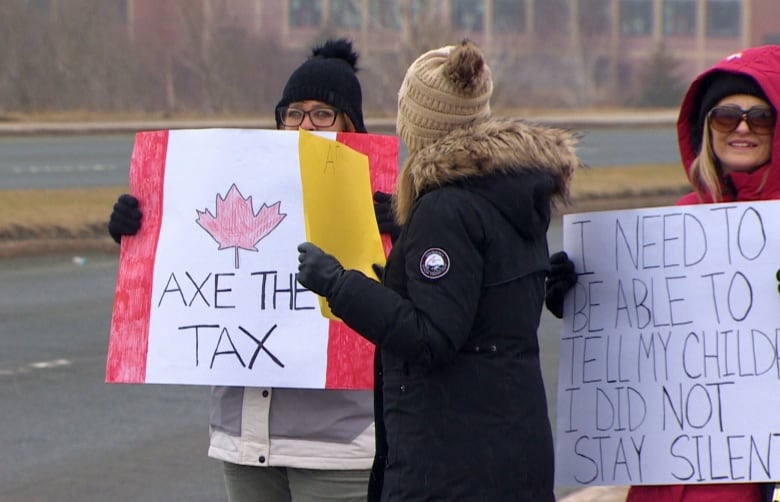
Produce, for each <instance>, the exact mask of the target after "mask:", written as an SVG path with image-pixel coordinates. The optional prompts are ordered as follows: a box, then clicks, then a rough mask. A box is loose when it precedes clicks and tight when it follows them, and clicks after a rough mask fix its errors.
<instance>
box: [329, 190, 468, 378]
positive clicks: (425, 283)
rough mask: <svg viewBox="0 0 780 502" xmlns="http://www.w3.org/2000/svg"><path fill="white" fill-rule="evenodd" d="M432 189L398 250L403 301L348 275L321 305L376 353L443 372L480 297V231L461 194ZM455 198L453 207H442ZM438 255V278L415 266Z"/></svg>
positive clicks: (354, 274)
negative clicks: (403, 283) (374, 347)
mask: <svg viewBox="0 0 780 502" xmlns="http://www.w3.org/2000/svg"><path fill="white" fill-rule="evenodd" d="M439 192H446V191H445V190H437V191H435V192H432V193H430V194H428V195H426V196H425V197H423V198H422V199H421V200H420V201H419V203H418V207H417V208H415V211H414V212H413V214H412V216H411V217H410V219H409V221H408V223H407V227H408V228H407V229H406V233H405V235H404V236H403V238H402V239H401V240H399V244H400V245H402V246H403V253H402V256H403V257H404V263H403V264H400V263H399V264H389V266H393V267H401V266H403V268H404V274H405V279H406V295H407V296H406V297H404V296H402V295H401V294H399V293H398V292H396V291H394V290H392V289H390V288H388V287H386V286H383V285H381V284H379V283H377V282H375V281H373V280H371V279H368V278H367V277H365V276H364V275H363V274H361V273H360V272H356V271H348V272H346V273H345V274H344V275H343V277H342V279H341V280H340V282H339V284H338V286H337V288H336V292H335V293H334V294H333V295H332V296H331V297H330V298H329V299H328V302H329V304H330V307H331V310H332V311H333V313H334V314H336V315H337V316H339V318H341V319H342V320H343V321H344V322H346V323H347V324H348V325H349V326H350V327H351V328H352V329H354V330H355V331H357V332H358V333H360V334H361V335H362V336H363V337H365V338H367V339H368V340H370V341H372V342H373V343H375V344H376V345H377V347H379V348H381V349H382V350H386V351H390V352H393V353H394V354H395V355H397V356H398V357H401V358H403V359H404V360H406V361H409V362H411V363H415V364H420V365H423V366H441V365H446V364H448V363H449V362H450V361H452V359H453V358H454V357H455V355H456V354H457V353H458V351H459V350H460V349H461V348H462V347H463V345H464V344H465V343H466V341H467V339H468V337H469V334H470V332H471V328H472V326H473V324H474V317H475V315H476V311H477V305H478V302H479V298H480V292H481V286H482V277H483V258H482V255H481V253H480V249H479V245H480V236H481V235H482V230H481V226H480V223H479V221H480V219H479V217H478V215H477V212H476V210H475V208H474V207H473V206H471V205H469V204H468V203H464V202H465V201H464V200H463V199H464V197H463V196H462V195H457V194H456V195H453V194H451V193H450V194H447V193H445V194H441V193H439ZM448 197H449V198H450V199H451V198H452V197H455V198H456V199H460V200H457V201H455V203H453V201H452V200H447V199H448ZM431 250H438V251H435V252H438V253H440V256H444V257H445V264H446V265H445V266H446V267H448V268H447V269H446V272H445V273H444V274H442V275H440V276H439V277H438V278H430V277H426V276H425V275H424V274H423V273H422V270H421V263H422V260H423V259H424V258H423V257H424V256H425V254H426V253H429V252H431Z"/></svg>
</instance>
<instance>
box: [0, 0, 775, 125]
mask: <svg viewBox="0 0 780 502" xmlns="http://www.w3.org/2000/svg"><path fill="white" fill-rule="evenodd" d="M779 1H780V0H4V1H3V2H2V3H1V4H0V23H2V19H3V18H6V19H8V18H7V17H6V16H5V13H4V12H2V9H6V10H7V9H8V5H10V4H14V3H16V4H19V5H22V7H20V9H21V11H22V12H24V13H25V14H27V15H28V17H29V14H30V13H37V15H38V16H40V17H41V18H46V19H48V22H51V23H53V24H52V28H51V29H49V30H48V31H47V30H44V31H41V30H38V31H37V33H38V35H40V34H41V33H44V34H46V33H50V34H51V35H52V36H56V37H57V39H56V40H54V41H52V42H51V48H50V49H48V50H49V52H52V51H53V52H54V53H55V58H54V61H53V62H54V63H55V64H57V63H58V64H61V65H64V67H65V70H66V73H67V72H68V71H70V72H76V71H77V69H76V68H75V66H78V65H74V64H73V63H69V62H68V61H65V59H67V58H65V57H63V56H65V54H64V50H67V49H68V48H70V49H71V50H74V49H78V50H83V51H92V52H93V53H95V54H99V56H100V57H101V58H103V59H102V63H101V64H103V65H111V64H112V60H111V59H112V58H111V57H109V55H108V54H107V53H108V52H111V51H113V52H114V59H116V55H117V54H121V55H122V56H123V57H126V59H125V60H124V62H123V63H124V64H123V67H122V68H121V69H118V70H117V69H115V70H114V72H115V73H118V74H115V73H112V72H110V71H108V70H106V69H100V70H97V71H93V72H92V73H91V75H92V78H91V79H90V78H87V77H86V76H83V77H80V78H81V79H82V80H84V81H85V84H84V85H87V87H94V88H95V90H94V92H96V93H98V94H95V96H97V97H100V96H102V94H100V93H104V94H106V96H105V97H103V98H102V99H103V100H104V101H105V100H106V99H109V98H110V97H111V96H110V95H109V93H110V92H120V91H121V92H123V93H127V92H131V91H132V89H135V88H137V86H138V85H139V82H140V85H146V86H147V89H148V92H147V95H146V96H142V97H140V98H136V99H135V100H134V101H133V100H131V99H128V100H126V101H127V102H123V103H121V104H120V103H119V102H118V101H117V100H114V101H115V102H114V104H113V105H112V106H113V107H115V108H116V107H119V108H123V107H124V108H126V107H128V106H132V103H133V102H135V103H136V104H137V105H139V106H141V108H143V109H146V110H149V109H155V108H156V107H160V108H163V109H164V110H166V112H168V113H180V112H181V111H182V110H193V111H196V112H197V111H200V112H204V111H205V112H207V113H231V112H232V113H235V112H236V111H237V110H245V111H247V112H250V113H251V112H254V111H256V110H257V109H268V108H267V107H268V106H271V105H269V104H268V103H270V102H273V101H274V98H276V96H277V95H278V93H279V92H280V90H281V86H282V85H283V84H284V81H285V78H286V76H287V74H288V73H289V71H290V70H291V69H292V68H294V67H295V66H297V64H299V63H300V61H301V60H302V59H303V58H304V57H306V55H307V53H308V50H309V48H310V47H311V46H312V44H314V43H317V42H320V41H322V40H323V39H324V38H325V37H327V36H345V37H348V38H351V39H352V40H354V42H355V45H356V48H357V49H358V51H359V52H360V54H361V61H360V66H361V67H362V68H363V71H362V72H361V73H360V78H361V80H362V81H363V84H364V89H365V100H366V108H367V111H368V113H369V114H372V113H373V114H390V113H393V112H394V110H395V94H396V92H397V89H398V85H399V84H400V81H401V78H402V77H403V72H404V70H405V69H406V67H407V66H408V64H409V63H410V62H411V61H412V60H414V58H415V57H417V56H418V55H419V54H420V53H422V52H424V51H425V50H428V49H431V48H435V47H439V46H441V45H444V44H448V43H455V42H457V41H459V40H460V39H462V38H470V39H473V40H474V41H476V42H477V43H479V44H480V45H481V46H482V47H483V48H484V49H485V51H486V52H487V53H488V56H489V59H490V61H491V67H492V68H493V71H494V74H495V75H494V80H495V82H496V92H495V94H494V104H495V105H496V107H501V108H510V109H511V108H518V109H519V108H529V107H545V108H549V107H602V106H655V107H658V106H676V105H677V104H678V102H679V98H680V96H681V93H682V92H683V89H684V88H685V87H686V86H687V83H688V82H689V81H690V79H691V78H693V76H694V75H695V74H697V73H699V72H700V71H701V70H702V69H703V68H705V67H706V66H709V65H710V64H712V63H713V62H714V61H716V60H718V59H720V58H722V57H725V56H727V55H729V54H731V53H733V52H735V51H738V50H739V49H741V48H744V47H749V46H755V45H763V44H771V43H780V8H778V7H779V6H778V2H779ZM71 18H75V19H73V20H71V21H68V20H69V19H71ZM85 19H87V20H93V22H94V23H95V25H96V26H100V27H101V29H104V30H106V33H107V34H106V35H104V38H103V39H101V38H100V36H98V34H96V33H98V32H100V30H97V29H95V28H91V27H90V26H87V25H86V24H85V23H86V22H87V21H85ZM94 20H97V21H94ZM9 23H13V21H9ZM79 23H80V24H81V26H78V24H79ZM63 26H64V27H63ZM2 28H3V26H0V47H1V46H2V42H3V40H2V36H3V35H2V33H3V30H2ZM9 28H11V29H13V28H14V26H13V25H9ZM108 28H110V30H109V29H108ZM86 30H91V31H90V32H89V35H88V36H87V35H86V33H87V31H86ZM6 36H8V35H7V34H6ZM68 36H70V37H79V38H80V40H77V41H64V38H67V37H68ZM85 39H86V40H85ZM66 42H67V43H66ZM90 43H91V44H93V46H92V47H90V46H89V44H90ZM39 45H40V44H39ZM57 46H59V47H61V48H60V49H56V48H55V47H57ZM63 47H64V49H63ZM44 52H45V51H44ZM2 56H3V51H2V49H0V62H2ZM120 62H122V61H121V60H120ZM88 63H89V65H90V66H94V67H96V68H97V67H98V66H99V65H98V62H97V61H95V60H92V59H91V60H90V61H88ZM113 64H116V61H114V62H113ZM68 65H70V67H68ZM100 68H102V66H101V67H100ZM60 70H62V68H61V69H60ZM17 73H18V72H17ZM74 75H75V73H74ZM101 75H103V77H104V78H106V79H108V80H109V81H110V82H109V83H103V84H100V85H96V84H95V83H94V82H93V80H94V78H96V77H100V76H101ZM65 76H67V75H65ZM71 76H73V75H71ZM123 76H124V81H123V80H122V77H123ZM3 78H4V76H3V67H2V65H0V98H2V97H3V91H4V88H3V85H4V83H3ZM63 78H64V77H63ZM76 80H78V79H76ZM6 86H7V85H6ZM111 86H113V87H111ZM107 87H110V88H107ZM125 87H127V89H125ZM130 87H132V89H131V88H130ZM76 88H77V89H78V88H79V86H78V85H77V86H76ZM6 90H7V89H6ZM81 90H82V91H83V85H82V86H81ZM22 94H23V95H25V93H22ZM26 94H27V95H28V96H27V98H30V97H31V96H30V95H29V94H30V93H29V92H27V93H26ZM119 96H125V94H119ZM147 100H148V101H149V102H148V103H146V101H147ZM109 101H110V99H109ZM142 103H143V104H142Z"/></svg>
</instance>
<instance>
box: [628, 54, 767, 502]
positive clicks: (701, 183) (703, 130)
mask: <svg viewBox="0 0 780 502" xmlns="http://www.w3.org/2000/svg"><path fill="white" fill-rule="evenodd" d="M779 107H780V45H772V46H762V47H754V48H751V49H746V50H743V51H742V52H739V53H736V54H732V55H730V56H728V57H726V58H725V59H722V60H721V61H719V62H718V63H716V64H715V65H714V66H712V67H711V68H709V69H708V70H706V71H705V72H703V73H702V74H701V75H699V76H698V77H697V78H696V79H695V80H694V81H693V83H692V84H691V86H690V87H689V89H688V92H687V93H686V94H685V97H684V98H683V102H682V106H681V108H680V116H679V118H678V120H677V138H678V143H679V146H680V154H681V156H682V161H683V166H684V167H685V172H686V173H687V175H688V179H689V180H690V182H691V184H692V185H693V187H694V189H695V191H694V192H691V193H689V194H687V195H685V196H683V197H682V198H681V199H680V200H679V201H678V204H706V203H712V202H729V201H757V200H769V199H780V131H778V128H777V126H776V122H777V110H778V108H779ZM773 491H774V485H773V484H755V483H740V484H702V485H663V486H632V487H631V489H630V490H629V492H628V497H627V499H626V502H762V501H771V500H773V498H772V492H773Z"/></svg>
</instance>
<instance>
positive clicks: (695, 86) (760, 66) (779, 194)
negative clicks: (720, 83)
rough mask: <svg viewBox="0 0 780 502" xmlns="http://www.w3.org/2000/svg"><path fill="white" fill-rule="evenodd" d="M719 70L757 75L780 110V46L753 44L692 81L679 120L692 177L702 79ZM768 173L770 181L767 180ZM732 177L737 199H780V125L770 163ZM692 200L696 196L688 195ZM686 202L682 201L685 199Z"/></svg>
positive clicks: (685, 159)
mask: <svg viewBox="0 0 780 502" xmlns="http://www.w3.org/2000/svg"><path fill="white" fill-rule="evenodd" d="M715 72H729V73H742V74H745V75H748V76H750V77H753V79H754V80H755V81H756V82H757V83H758V85H760V86H761V88H762V89H763V91H764V94H766V96H767V98H768V99H769V101H770V103H771V104H772V106H774V108H775V110H778V112H780V45H765V46H761V47H752V48H750V49H745V50H743V51H741V52H737V53H734V54H732V55H730V56H728V57H726V58H724V59H722V60H720V61H719V62H718V63H716V64H715V65H714V66H712V67H711V68H709V69H707V70H705V71H704V72H703V73H701V74H700V75H699V76H698V77H696V79H695V80H694V81H693V83H691V86H690V87H689V88H688V91H687V92H686V93H685V97H684V98H683V102H682V106H681V107H680V115H679V117H678V119H677V139H678V144H679V146H680V155H681V157H682V162H683V166H684V167H685V172H686V174H687V175H688V178H689V179H690V169H691V163H692V162H693V159H694V158H696V154H697V152H695V151H694V150H693V146H692V143H691V131H692V130H695V129H696V122H697V121H698V114H699V99H700V96H699V94H700V89H701V86H702V82H704V81H706V80H707V78H708V77H709V76H710V75H712V74H713V73H715ZM765 175H766V181H764V180H765ZM731 180H732V182H733V183H734V186H735V188H736V189H737V197H736V199H737V200H766V199H780V128H779V127H777V126H775V132H774V138H773V139H772V157H771V159H770V162H769V163H768V164H767V165H765V166H763V167H761V168H759V169H757V170H755V171H754V172H752V173H750V174H747V173H735V174H732V175H731ZM684 199H685V202H688V203H692V202H694V200H695V199H696V197H695V196H694V197H693V198H691V196H690V195H689V196H686V197H685V198H684ZM681 202H682V201H681Z"/></svg>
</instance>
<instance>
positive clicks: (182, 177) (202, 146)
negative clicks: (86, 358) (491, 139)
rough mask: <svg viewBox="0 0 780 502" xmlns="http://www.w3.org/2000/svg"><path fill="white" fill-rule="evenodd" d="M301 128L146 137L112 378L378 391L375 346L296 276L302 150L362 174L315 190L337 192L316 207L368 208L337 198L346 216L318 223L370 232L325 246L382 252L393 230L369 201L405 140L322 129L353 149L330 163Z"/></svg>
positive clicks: (319, 161)
mask: <svg viewBox="0 0 780 502" xmlns="http://www.w3.org/2000/svg"><path fill="white" fill-rule="evenodd" d="M300 134H306V135H308V136H314V135H313V134H311V133H300ZM300 134H299V132H297V131H268V130H241V129H211V130H179V131H151V132H141V133H138V134H137V136H136V143H135V147H134V150H133V156H132V160H131V167H130V190H131V193H132V194H133V195H134V196H136V197H137V198H138V199H139V203H140V209H141V211H142V212H143V219H142V225H141V229H140V231H139V232H138V234H137V235H135V236H128V237H124V238H123V239H122V248H121V254H120V263H119V274H118V278H117V287H116V294H115V301H114V312H113V317H112V324H111V334H110V339H109V348H108V358H107V366H106V380H107V381H108V382H136V383H172V384H196V385H237V386H271V387H296V388H319V389H321V388H341V389H350V388H352V389H366V388H371V386H372V364H373V346H372V345H371V344H370V343H368V342H367V341H365V340H364V339H363V338H362V337H360V336H359V335H358V334H357V333H354V332H353V331H352V330H350V329H349V328H348V327H347V326H346V325H345V324H344V323H342V322H340V321H335V320H329V319H327V318H325V317H323V314H322V312H321V311H320V308H319V306H318V296H317V295H315V294H314V293H312V292H311V291H308V290H307V289H306V288H304V287H303V286H301V285H300V284H299V283H298V282H297V280H296V273H297V266H298V260H297V258H298V253H297V250H296V247H297V245H298V244H299V243H301V242H303V241H305V240H306V239H307V238H306V231H305V225H306V224H305V221H306V220H307V215H306V212H305V210H304V207H305V205H306V204H305V201H304V198H305V196H304V195H303V192H304V189H303V185H304V181H303V178H302V175H301V173H302V170H301V169H302V167H304V166H302V159H308V160H307V161H306V162H307V163H308V162H312V163H314V165H315V167H314V168H315V169H316V168H323V167H325V166H327V167H328V168H330V169H333V170H336V171H337V172H338V176H343V175H344V173H345V172H348V173H352V174H354V177H355V178H356V179H357V180H360V182H358V183H350V184H344V185H339V184H338V183H336V184H325V183H322V184H319V183H318V180H317V178H316V177H315V178H314V181H315V183H314V184H313V185H310V186H309V187H308V188H307V189H306V191H307V192H309V195H310V196H311V194H312V193H314V194H315V195H314V196H315V198H316V197H318V195H317V192H318V190H319V191H326V190H329V191H330V192H329V193H327V194H325V195H322V194H320V196H319V197H320V198H319V202H320V203H319V204H318V205H317V206H314V207H315V209H316V211H329V209H328V204H327V200H328V198H333V197H336V198H338V199H339V200H353V201H360V202H359V204H358V205H359V207H356V208H355V209H354V212H355V213H358V212H359V213H360V215H359V217H353V218H348V217H344V212H343V209H339V211H341V212H340V213H339V214H338V216H339V217H338V218H336V217H325V219H324V220H323V216H322V215H318V216H317V217H315V218H314V219H313V220H312V222H310V224H311V225H314V226H315V227H317V225H320V224H322V223H321V222H322V221H328V222H330V223H328V224H329V225H335V224H336V222H338V224H339V225H340V228H339V230H338V232H337V234H338V235H341V236H347V237H349V236H362V238H361V239H356V240H354V241H352V240H350V239H349V238H346V237H345V238H344V239H342V240H340V241H339V242H337V243H335V244H334V247H333V248H331V249H328V248H325V250H326V251H327V252H329V253H332V254H335V255H337V256H339V255H340V254H343V253H350V252H352V253H353V254H354V252H353V251H351V249H353V247H358V248H361V249H363V248H364V247H366V246H368V247H371V246H374V247H373V251H371V252H367V253H364V254H363V255H361V256H363V258H364V259H366V260H377V259H379V260H380V262H382V261H383V260H384V255H383V253H382V246H381V244H380V242H383V244H384V250H385V252H387V251H389V240H387V239H385V240H384V241H380V238H379V230H378V228H377V224H376V220H375V218H374V215H373V208H372V201H371V198H372V192H373V191H375V190H381V191H384V192H392V191H393V190H394V186H395V178H396V175H397V172H398V140H397V138H395V137H391V136H377V135H369V134H355V133H317V135H316V137H315V139H317V140H321V141H324V142H326V143H329V145H326V146H327V147H328V148H330V149H331V150H332V149H334V148H335V149H341V150H343V151H345V152H346V151H349V152H350V153H349V154H346V153H345V154H342V155H340V156H337V157H338V158H332V159H330V160H329V159H328V158H327V155H328V152H329V150H328V148H325V149H324V150H322V152H324V154H325V155H326V157H322V156H321V155H319V154H318V153H317V152H316V151H314V152H313V151H310V150H312V149H313V150H316V148H312V147H311V146H310V143H311V142H307V141H303V142H299V135H300ZM336 143H337V145H336ZM357 152H361V153H357ZM355 159H358V160H360V159H363V160H364V162H362V163H361V162H357V163H356V161H355ZM331 160H332V161H334V162H332V163H330V164H328V162H330V161H331ZM365 160H367V162H365ZM358 164H359V165H358ZM369 168H370V169H369ZM361 169H362V170H365V171H366V172H361ZM339 179H341V178H339ZM334 207H335V206H334ZM363 213H368V214H367V215H364V214H363ZM317 232H320V233H322V232H327V229H321V228H319V227H317ZM377 249H378V251H377ZM377 253H378V254H379V256H378V257H377ZM357 254H358V255H360V253H357ZM365 267H367V268H368V270H370V263H368V264H365V265H364V268H365Z"/></svg>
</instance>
